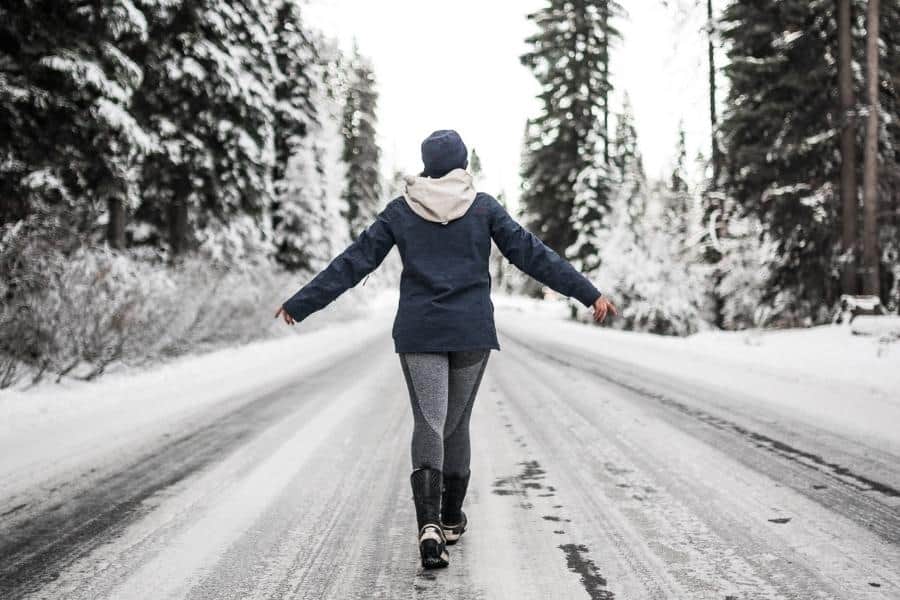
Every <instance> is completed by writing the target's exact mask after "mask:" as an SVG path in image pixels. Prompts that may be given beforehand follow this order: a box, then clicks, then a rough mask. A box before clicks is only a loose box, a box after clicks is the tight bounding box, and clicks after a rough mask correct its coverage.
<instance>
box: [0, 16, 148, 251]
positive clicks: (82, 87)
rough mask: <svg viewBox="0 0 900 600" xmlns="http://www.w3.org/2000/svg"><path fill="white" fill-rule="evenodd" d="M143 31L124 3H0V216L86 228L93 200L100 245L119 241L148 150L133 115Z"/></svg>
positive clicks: (92, 214)
mask: <svg viewBox="0 0 900 600" xmlns="http://www.w3.org/2000/svg"><path fill="white" fill-rule="evenodd" d="M142 4H143V5H150V4H152V3H151V2H147V3H142ZM146 26H147V24H146V20H145V16H144V14H143V13H142V12H141V10H139V9H138V8H137V7H136V6H135V5H134V4H133V3H132V2H131V0H115V1H111V2H106V3H102V4H101V3H89V4H85V5H83V6H79V5H77V4H72V3H58V2H50V1H34V2H25V1H17V2H13V3H11V4H4V5H3V6H2V7H0V156H2V160H0V195H2V196H3V198H4V200H3V203H2V204H3V208H2V209H0V220H2V221H11V220H17V219H20V218H23V217H25V216H27V215H28V214H30V213H33V212H35V211H43V210H47V209H52V210H55V211H60V210H61V211H62V212H63V214H65V217H64V218H65V220H66V223H67V224H68V225H69V226H70V227H71V226H72V225H75V226H76V227H77V229H78V230H80V231H91V230H92V229H93V225H94V222H95V220H96V217H97V216H98V215H99V214H100V211H101V210H102V208H101V207H98V206H96V205H95V204H94V201H95V200H101V201H103V202H104V203H105V204H106V205H107V222H108V231H107V238H108V241H109V242H110V244H111V245H112V246H114V247H123V246H124V245H125V236H124V224H125V209H126V207H131V206H134V204H135V203H136V202H137V199H138V197H139V193H138V187H137V166H138V164H139V163H140V161H141V159H142V157H143V156H144V155H145V154H146V153H147V152H148V151H150V150H151V149H152V147H153V142H152V139H151V137H150V136H149V135H148V134H147V132H146V131H145V130H144V129H143V128H142V127H141V126H140V125H139V124H138V123H137V121H136V120H135V119H134V117H133V116H132V113H131V104H132V99H133V96H134V93H135V90H136V88H137V87H138V86H139V85H140V84H141V78H142V72H141V68H140V65H139V64H138V63H137V62H136V61H135V56H134V55H135V52H136V50H137V48H138V47H139V45H140V44H141V43H142V42H143V41H144V39H145V36H146V33H147V30H146Z"/></svg>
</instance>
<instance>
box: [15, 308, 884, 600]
mask: <svg viewBox="0 0 900 600" xmlns="http://www.w3.org/2000/svg"><path fill="white" fill-rule="evenodd" d="M379 327H381V328H380V329H378V330H374V331H373V332H372V334H371V335H370V336H368V337H365V338H364V339H361V340H360V342H359V343H358V344H348V345H346V347H345V348H343V349H341V350H340V351H339V352H337V353H336V355H335V356H331V357H329V360H327V361H324V360H323V361H320V362H317V363H311V364H312V365H313V366H310V367H309V368H306V369H302V370H299V371H298V372H297V374H296V375H295V376H291V377H289V378H287V379H283V380H279V381H278V382H274V383H273V384H272V385H270V386H265V387H264V388H261V389H258V390H255V391H251V392H248V393H240V394H233V395H229V391H228V390H227V389H223V390H222V393H221V395H222V399H221V401H218V402H213V403H210V404H208V405H205V406H204V407H203V409H202V410H199V411H197V412H195V413H192V414H191V415H190V416H189V417H186V418H183V419H180V420H179V421H178V422H177V423H171V422H170V423H166V425H165V427H161V428H157V429H154V428H150V427H148V428H145V429H144V430H143V431H144V433H145V435H143V436H135V441H134V442H133V443H132V442H129V441H122V442H117V445H116V448H117V450H116V451H115V452H114V453H112V455H101V456H98V455H97V453H96V452H95V451H94V450H96V449H93V450H92V448H91V444H89V443H86V442H85V443H82V444H80V445H78V446H73V447H72V448H71V449H70V450H69V451H68V452H69V456H67V457H57V458H55V459H54V460H53V462H54V463H55V464H58V465H59V464H62V465H68V464H69V463H67V462H65V461H67V460H70V459H71V461H73V462H72V464H75V465H79V466H78V467H77V468H76V467H69V466H66V468H65V469H62V468H59V469H56V471H54V469H53V468H52V467H53V465H52V464H50V461H49V460H48V459H44V460H45V464H42V463H41V462H40V461H37V462H31V463H29V462H27V461H25V462H23V463H22V464H23V465H24V466H22V467H21V469H20V471H22V472H17V471H16V470H15V469H6V470H5V472H4V478H3V479H2V480H0V484H2V487H0V510H2V514H0V597H2V598H3V599H4V600H7V599H13V598H21V597H28V598H65V599H88V598H90V599H95V598H115V599H127V598H152V599H154V600H157V599H163V598H196V599H200V598H209V599H213V598H215V599H227V598H308V599H317V600H318V599H323V598H334V599H348V598H458V599H469V600H475V599H497V598H501V599H502V598H515V599H521V598H535V599H548V598H554V599H555V598H563V599H569V598H571V599H578V598H586V599H611V598H618V599H625V598H635V599H643V598H667V599H668V598H672V599H683V598H704V599H705V598H709V599H718V600H724V599H750V598H797V599H804V600H806V599H810V598H848V599H856V598H866V599H868V598H872V599H875V598H884V599H889V598H893V599H896V598H900V460H898V456H896V455H891V454H890V453H889V452H888V451H887V450H885V449H884V448H882V447H879V445H878V444H867V443H866V441H865V440H859V439H850V438H848V437H846V436H843V434H842V433H841V432H840V431H830V430H827V429H824V428H817V427H814V426H812V425H809V424H805V423H801V422H794V421H791V420H790V419H785V418H783V416H781V415H774V414H769V413H767V412H766V408H765V407H764V406H761V405H760V406H757V405H755V404H754V403H753V402H752V400H749V399H746V398H744V396H743V394H744V393H745V392H746V390H734V389H732V390H729V389H724V388H722V387H721V386H717V387H714V386H704V385H701V384H698V383H696V382H688V381H682V380H679V379H678V378H677V377H672V376H671V375H661V374H660V373H659V372H658V371H656V370H654V369H653V368H652V365H645V366H642V365H636V364H629V363H625V362H620V361H616V360H611V359H609V358H603V357H600V356H594V355H592V354H591V353H590V352H575V351H573V350H572V349H571V348H570V347H567V346H565V345H564V344H562V343H560V344H559V345H554V344H552V343H548V342H547V341H546V339H540V340H539V339H537V338H535V337H534V336H533V335H532V332H531V331H530V330H529V328H528V327H527V326H525V325H524V324H521V323H520V322H518V321H517V320H516V319H514V318H511V317H510V316H509V315H507V316H506V317H505V318H503V319H501V322H500V331H501V343H502V345H503V350H502V351H501V352H499V353H494V354H493V356H492V357H491V359H490V363H489V365H488V369H487V372H486V375H485V378H484V381H483V386H482V391H481V394H480V396H479V397H478V400H477V403H476V407H475V412H474V415H473V423H472V428H473V434H472V439H473V464H472V473H473V475H472V482H471V488H470V494H469V497H468V499H467V507H466V510H467V513H468V515H469V520H470V531H469V532H468V533H467V534H466V535H465V536H464V537H463V539H462V541H461V542H460V544H458V545H456V546H454V547H452V548H451V566H450V568H449V569H447V570H443V571H437V572H434V571H432V572H423V571H421V570H420V569H419V568H418V564H417V555H416V546H415V541H414V536H415V533H414V520H415V518H414V513H413V506H412V502H411V493H410V490H409V483H408V475H409V468H410V467H409V448H408V442H409V437H410V431H411V426H412V423H411V421H412V420H411V416H410V413H409V407H408V399H407V395H406V391H405V389H404V388H403V383H402V378H401V374H400V368H399V363H398V361H397V358H396V356H395V355H394V354H393V352H392V347H391V344H390V339H389V332H388V331H387V330H386V329H385V328H384V327H383V326H379ZM287 368H290V367H289V366H288V367H287ZM275 370H279V369H278V368H275V369H273V371H275ZM280 370H284V368H283V367H282V368H280ZM223 380H227V377H225V375H224V374H223ZM726 400H727V401H726ZM898 426H900V424H898ZM898 428H900V427H898ZM47 443H51V444H52V441H47ZM79 453H81V454H79ZM79 456H81V460H78V457H79ZM0 460H2V459H0ZM60 461H62V462H60ZM26 468H27V469H28V471H29V473H24V471H23V470H24V469H26ZM41 469H46V473H47V476H46V477H44V478H43V479H42V478H41V477H40V472H43V471H41ZM36 470H37V471H38V476H37V477H35V471H36ZM26 475H28V477H26ZM22 481H37V482H39V483H34V484H29V485H30V487H29V486H26V487H22V484H21V482H22Z"/></svg>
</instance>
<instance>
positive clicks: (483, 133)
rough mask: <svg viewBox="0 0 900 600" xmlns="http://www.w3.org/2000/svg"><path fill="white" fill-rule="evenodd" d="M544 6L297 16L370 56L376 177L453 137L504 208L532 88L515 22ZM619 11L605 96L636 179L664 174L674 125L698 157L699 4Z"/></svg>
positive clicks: (651, 0) (416, 162) (353, 1)
mask: <svg viewBox="0 0 900 600" xmlns="http://www.w3.org/2000/svg"><path fill="white" fill-rule="evenodd" d="M544 2H545V0H481V1H475V0H456V1H455V2H442V1H439V0H391V1H387V2H376V1H373V0H310V2H309V6H308V7H307V9H306V15H307V19H308V20H309V22H310V23H311V24H313V25H315V26H317V27H318V28H320V29H321V30H322V31H323V32H325V34H326V35H329V36H332V37H335V38H337V39H338V41H339V43H340V45H341V46H342V47H343V48H344V49H347V50H349V49H350V48H351V47H352V44H353V40H354V38H355V39H356V41H357V43H358V44H359V47H360V51H361V52H362V53H363V54H365V55H367V56H368V57H370V58H371V60H372V62H373V64H374V67H375V75H376V78H377V81H378V92H379V108H378V117H379V124H378V131H379V142H380V145H381V147H382V149H383V152H384V154H383V164H382V167H383V171H384V172H385V174H386V175H387V176H389V175H390V173H391V172H392V171H393V170H394V169H399V170H401V171H403V172H416V173H417V172H419V171H420V170H421V168H422V165H421V159H420V157H419V145H420V143H421V141H422V139H424V138H425V137H426V136H427V135H428V134H429V133H431V132H432V131H434V130H436V129H456V130H457V131H459V132H460V134H461V135H462V137H463V140H465V142H466V145H467V146H468V147H469V149H470V150H471V149H472V148H473V147H474V148H475V149H476V150H477V151H478V154H479V156H480V157H481V159H482V165H483V167H484V175H485V179H484V184H483V185H482V186H481V187H482V189H483V191H486V192H489V193H493V194H496V193H498V192H500V191H505V192H506V194H507V198H508V199H510V200H512V201H513V202H515V201H516V199H517V198H518V195H519V175H518V174H519V163H520V158H521V149H522V138H523V132H524V127H525V122H526V120H527V119H528V117H529V116H532V115H535V114H537V111H538V110H539V104H538V102H537V100H536V99H535V96H536V95H537V93H538V86H537V83H536V82H535V80H534V78H533V77H532V75H531V73H530V72H529V71H528V70H527V69H526V68H525V67H523V66H521V64H520V63H519V56H520V55H521V54H522V53H523V52H524V51H525V50H526V48H527V47H526V44H525V42H524V40H525V38H526V37H527V36H528V35H530V34H531V33H532V32H533V31H534V27H533V25H532V23H531V22H530V21H528V20H527V19H526V15H527V14H528V13H529V12H532V11H533V10H535V9H537V8H539V7H541V6H542V5H543V4H544ZM674 2H675V3H680V4H683V5H686V6H693V5H694V4H695V3H696V2H695V0H674ZM672 3H673V2H671V1H670V2H669V3H668V4H672ZM623 4H624V3H623ZM627 4H628V11H629V14H628V15H627V16H626V17H624V18H623V19H621V20H620V22H619V23H618V25H619V29H620V31H621V32H622V40H621V41H620V42H619V43H618V45H617V46H616V47H615V48H614V49H613V52H614V53H613V59H612V63H611V71H612V79H613V85H614V86H615V88H616V91H615V94H614V100H615V101H616V103H617V104H618V103H619V102H620V100H621V94H622V93H623V92H627V93H628V94H629V96H630V98H631V103H632V106H633V109H634V112H635V120H636V124H637V129H638V136H639V142H640V147H641V150H642V152H643V154H644V163H645V167H646V169H647V173H648V175H651V176H657V175H662V174H664V173H666V172H668V170H669V169H670V168H671V164H672V161H673V160H674V148H675V141H676V136H677V129H678V124H679V121H681V120H683V121H684V124H685V128H686V130H687V142H688V157H689V159H691V162H692V161H693V158H694V156H695V155H696V153H697V151H698V150H702V151H703V152H704V154H708V150H707V148H708V138H709V124H708V108H707V87H706V81H707V77H706V68H707V67H706V40H705V35H704V34H702V31H701V29H702V27H703V23H704V17H705V15H704V14H703V12H704V10H705V9H704V6H705V3H700V4H701V6H699V7H697V8H696V10H694V11H692V12H693V13H694V14H693V15H690V16H688V17H684V16H679V14H678V11H676V10H674V9H672V8H666V7H665V6H664V4H665V3H664V2H663V0H629V2H628V3H627ZM717 4H718V2H717ZM720 62H721V61H720ZM720 79H721V78H720ZM720 97H721V96H720Z"/></svg>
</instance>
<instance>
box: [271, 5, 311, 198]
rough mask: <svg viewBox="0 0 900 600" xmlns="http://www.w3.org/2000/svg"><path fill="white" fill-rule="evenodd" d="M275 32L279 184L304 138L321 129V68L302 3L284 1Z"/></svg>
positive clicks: (278, 8) (277, 7)
mask: <svg viewBox="0 0 900 600" xmlns="http://www.w3.org/2000/svg"><path fill="white" fill-rule="evenodd" d="M274 29H275V30H274V36H273V44H272V45H273V52H274V55H275V61H276V64H277V67H278V71H277V73H276V75H275V100H276V104H275V123H274V128H275V167H274V171H273V177H274V179H275V181H279V180H281V179H282V178H283V177H284V172H285V170H286V169H287V163H288V160H289V159H290V157H291V156H293V155H294V154H296V151H297V148H298V147H299V146H300V144H301V140H302V138H304V137H305V136H306V135H308V133H309V131H310V130H311V129H312V128H314V127H315V126H316V125H318V120H319V117H318V114H317V111H316V106H315V105H314V103H313V95H314V88H315V77H316V74H315V73H314V70H315V69H316V68H318V67H319V57H318V54H317V51H316V47H315V45H314V43H313V41H312V39H311V36H310V33H309V32H308V31H307V30H306V28H305V26H304V23H303V19H302V15H301V8H300V2H299V0H281V1H280V2H278V3H277V4H276V5H275V26H274Z"/></svg>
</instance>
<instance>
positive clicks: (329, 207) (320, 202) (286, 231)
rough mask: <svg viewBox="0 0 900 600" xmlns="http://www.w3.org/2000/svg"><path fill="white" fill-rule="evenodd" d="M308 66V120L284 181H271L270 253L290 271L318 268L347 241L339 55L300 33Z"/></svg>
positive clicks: (317, 37)
mask: <svg viewBox="0 0 900 600" xmlns="http://www.w3.org/2000/svg"><path fill="white" fill-rule="evenodd" d="M305 39H306V42H307V43H308V44H310V46H311V52H310V53H309V54H308V56H310V57H314V60H313V62H311V63H308V64H306V65H304V67H303V68H304V69H305V71H306V72H307V73H308V75H309V80H308V82H304V85H303V86H302V87H301V88H300V89H299V90H298V93H301V94H303V93H308V94H309V97H308V105H307V107H306V109H305V110H306V111H310V113H311V118H310V119H309V120H308V124H307V125H306V132H305V133H304V135H302V136H298V137H297V138H296V139H295V140H293V142H292V143H291V150H290V156H289V157H288V163H287V169H286V172H285V174H284V177H283V178H282V179H280V180H279V181H276V192H277V200H276V205H275V206H276V208H275V210H274V214H273V223H274V228H275V232H274V233H275V251H276V258H277V260H278V262H279V263H281V264H282V265H284V266H285V267H287V268H288V269H290V270H299V269H305V270H315V269H318V268H321V267H322V266H323V265H324V264H325V263H326V262H327V261H328V260H330V259H331V258H332V257H333V256H334V254H335V253H336V252H338V251H339V250H340V249H341V248H343V246H344V245H345V244H346V243H347V241H349V236H348V234H347V227H346V221H345V220H344V217H343V213H344V212H345V206H346V205H345V204H344V202H343V199H342V198H341V194H342V192H343V186H344V178H345V173H346V171H345V168H344V165H343V159H342V155H343V136H342V134H341V116H342V112H343V111H342V104H341V102H342V94H343V92H342V89H341V83H342V82H341V81H340V76H339V72H338V65H339V64H340V52H339V51H338V49H337V47H336V46H334V44H333V43H332V42H329V41H326V40H324V39H323V38H322V37H321V36H320V35H318V34H315V33H313V32H309V33H307V34H306V37H305Z"/></svg>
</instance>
